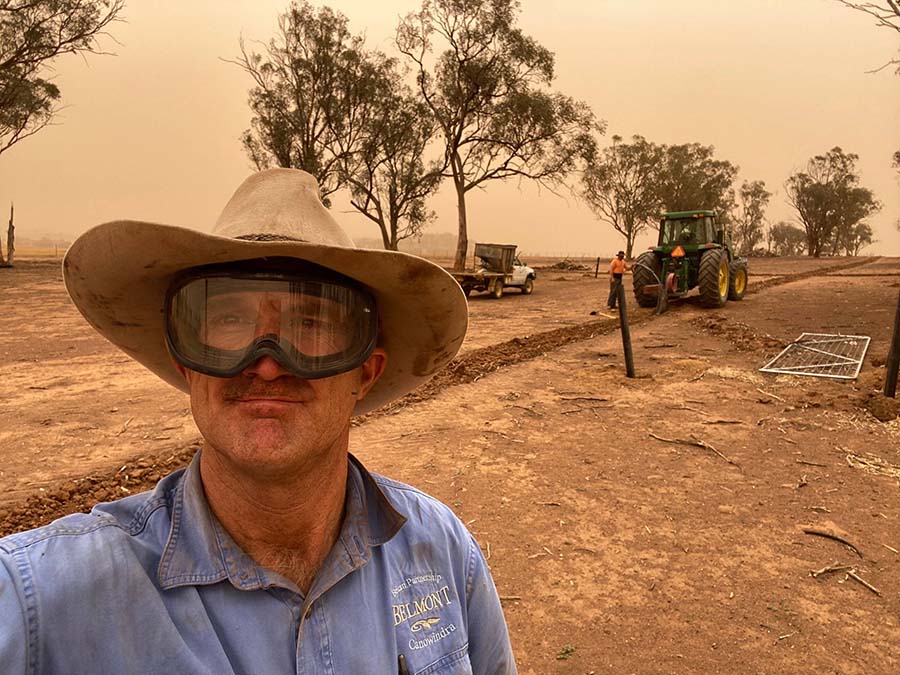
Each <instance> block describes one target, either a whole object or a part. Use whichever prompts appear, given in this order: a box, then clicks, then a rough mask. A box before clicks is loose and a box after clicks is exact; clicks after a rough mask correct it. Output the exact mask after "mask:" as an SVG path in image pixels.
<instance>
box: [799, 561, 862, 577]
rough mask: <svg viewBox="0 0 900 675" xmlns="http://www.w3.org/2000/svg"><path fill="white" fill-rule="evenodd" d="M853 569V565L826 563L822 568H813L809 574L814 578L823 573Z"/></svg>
mask: <svg viewBox="0 0 900 675" xmlns="http://www.w3.org/2000/svg"><path fill="white" fill-rule="evenodd" d="M852 569H853V565H839V564H838V563H835V564H834V565H826V566H825V567H823V568H822V569H820V570H812V571H811V572H810V573H809V576H811V577H813V578H818V577H820V576H822V575H823V574H830V573H831V572H846V571H847V570H852Z"/></svg>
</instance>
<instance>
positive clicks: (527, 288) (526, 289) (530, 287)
mask: <svg viewBox="0 0 900 675" xmlns="http://www.w3.org/2000/svg"><path fill="white" fill-rule="evenodd" d="M532 293H534V279H532V278H531V277H528V278H527V279H526V280H525V283H524V284H522V295H531V294H532Z"/></svg>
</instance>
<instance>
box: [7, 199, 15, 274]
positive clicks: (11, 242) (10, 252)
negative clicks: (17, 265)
mask: <svg viewBox="0 0 900 675" xmlns="http://www.w3.org/2000/svg"><path fill="white" fill-rule="evenodd" d="M13 216H15V206H14V205H13V203H12V202H10V203H9V229H8V230H7V231H6V264H7V265H9V266H10V267H12V265H13V257H14V256H15V254H16V226H15V225H13Z"/></svg>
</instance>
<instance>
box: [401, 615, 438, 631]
mask: <svg viewBox="0 0 900 675" xmlns="http://www.w3.org/2000/svg"><path fill="white" fill-rule="evenodd" d="M440 622H441V620H440V619H438V618H437V617H431V618H429V619H419V620H418V621H416V622H415V623H414V624H412V625H411V626H410V627H409V629H410V630H411V631H412V632H413V633H418V632H419V631H420V630H425V629H427V628H431V627H432V626H433V625H435V624H436V623H440Z"/></svg>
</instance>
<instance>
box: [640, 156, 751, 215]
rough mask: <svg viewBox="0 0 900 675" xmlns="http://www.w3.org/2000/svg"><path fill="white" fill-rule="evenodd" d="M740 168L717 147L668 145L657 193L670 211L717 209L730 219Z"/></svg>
mask: <svg viewBox="0 0 900 675" xmlns="http://www.w3.org/2000/svg"><path fill="white" fill-rule="evenodd" d="M737 172H738V168H737V167H736V166H735V165H734V164H732V163H731V162H729V161H728V160H724V159H716V158H715V148H713V146H711V145H701V144H700V143H684V144H680V145H667V146H664V151H663V154H662V160H661V162H660V163H659V165H658V167H657V195H658V198H659V202H660V204H661V206H662V208H663V209H664V210H666V211H690V210H693V209H713V210H715V211H716V212H717V213H718V215H719V218H720V221H721V222H723V223H726V224H727V223H728V221H729V217H730V214H731V212H732V210H733V209H734V187H733V184H734V179H735V176H736V175H737Z"/></svg>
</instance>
